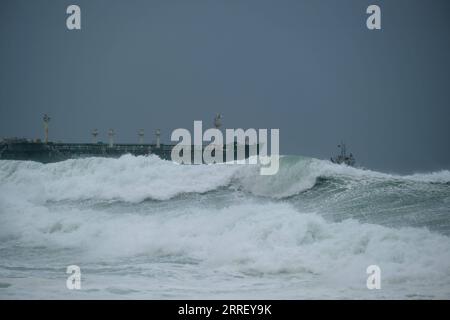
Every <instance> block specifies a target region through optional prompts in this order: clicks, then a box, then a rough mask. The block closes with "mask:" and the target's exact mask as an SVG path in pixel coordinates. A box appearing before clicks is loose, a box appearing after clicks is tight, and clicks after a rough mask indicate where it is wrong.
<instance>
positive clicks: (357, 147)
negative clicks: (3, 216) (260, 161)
mask: <svg viewBox="0 0 450 320" xmlns="http://www.w3.org/2000/svg"><path fill="white" fill-rule="evenodd" d="M70 4H78V5H79V6H80V7H81V14H82V30H80V31H69V30H67V28H66V18H67V14H66V8H67V6H68V5H70ZM370 4H378V5H379V6H380V7H381V10H382V30H380V31H369V30H368V29H367V28H366V18H367V16H368V15H367V14H366V13H365V12H366V8H367V6H368V5H370ZM449 13H450V1H446V0H442V1H440V0H432V1H425V0H420V1H414V0H409V1H406V0H405V1H402V0H395V1H365V0H342V1H335V0H307V1H305V0H303V1H302V0H270V1H269V0H227V1H225V0H179V1H175V0H148V1H143V0H141V1H138V0H131V1H111V0H109V1H105V0H102V1H100V0H90V1H81V0H71V1H65V0H64V1H51V0H37V1H24V0H19V1H17V0H14V1H13V0H6V1H5V0H2V1H1V2H0V43H1V50H0V137H11V136H18V137H27V138H36V137H41V138H42V136H43V125H42V120H41V119H42V115H43V114H44V113H49V115H50V116H51V117H52V121H51V124H50V139H52V140H62V141H66V142H86V141H90V139H91V137H90V131H91V129H93V128H98V129H99V130H100V132H101V139H103V140H104V141H105V140H106V138H107V137H106V132H107V130H108V129H109V128H114V129H115V130H116V132H117V135H116V141H118V142H137V140H138V136H137V130H138V129H139V128H144V129H145V130H146V137H145V138H146V140H147V141H149V140H151V139H153V136H152V133H153V131H154V130H155V129H156V128H161V130H162V133H163V137H164V140H165V141H166V142H168V141H169V135H170V133H171V131H172V130H173V129H175V128H188V129H191V128H192V124H193V120H203V121H205V122H207V123H208V124H209V123H212V119H213V117H214V114H215V113H217V112H221V113H223V115H224V119H223V123H224V126H225V127H228V128H240V127H241V128H279V129H280V148H281V152H282V153H283V154H300V155H306V156H313V157H318V158H329V156H330V155H332V154H334V153H336V152H337V148H336V145H337V143H338V142H339V141H340V140H341V139H344V140H345V141H346V142H347V144H348V148H349V149H350V150H351V151H352V152H353V153H354V154H355V156H356V158H357V160H358V163H359V164H360V165H362V166H365V167H367V168H372V169H378V170H383V171H389V172H414V171H430V170H438V169H445V168H447V169H448V168H450V147H449V146H450V144H449V137H450V127H449V120H450V111H449V108H450V33H449V31H450V19H449Z"/></svg>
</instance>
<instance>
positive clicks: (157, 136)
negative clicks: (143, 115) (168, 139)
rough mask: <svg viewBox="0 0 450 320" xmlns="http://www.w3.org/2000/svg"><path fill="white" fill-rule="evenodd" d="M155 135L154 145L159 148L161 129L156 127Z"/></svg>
mask: <svg viewBox="0 0 450 320" xmlns="http://www.w3.org/2000/svg"><path fill="white" fill-rule="evenodd" d="M155 135H156V147H157V148H160V147H161V130H159V129H156V131H155Z"/></svg>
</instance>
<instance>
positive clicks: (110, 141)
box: [108, 129, 115, 147]
mask: <svg viewBox="0 0 450 320" xmlns="http://www.w3.org/2000/svg"><path fill="white" fill-rule="evenodd" d="M114 135H115V133H114V129H109V131H108V136H109V146H110V147H112V146H113V145H114Z"/></svg>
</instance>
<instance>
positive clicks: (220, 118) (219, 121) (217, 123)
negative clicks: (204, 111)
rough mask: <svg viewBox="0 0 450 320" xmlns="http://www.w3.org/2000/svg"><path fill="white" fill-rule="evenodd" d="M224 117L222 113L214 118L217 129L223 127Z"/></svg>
mask: <svg viewBox="0 0 450 320" xmlns="http://www.w3.org/2000/svg"><path fill="white" fill-rule="evenodd" d="M221 120H222V115H221V114H220V113H218V114H216V116H215V117H214V127H215V128H216V129H220V127H221V126H222V121H221Z"/></svg>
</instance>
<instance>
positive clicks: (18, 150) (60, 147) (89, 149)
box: [0, 142, 259, 163]
mask: <svg viewBox="0 0 450 320" xmlns="http://www.w3.org/2000/svg"><path fill="white" fill-rule="evenodd" d="M173 147H174V145H168V144H161V145H160V146H159V147H157V146H156V145H155V144H115V145H113V146H109V145H107V144H100V143H99V144H94V143H51V142H49V143H35V142H12V143H0V160H30V161H37V162H42V163H50V162H58V161H64V160H68V159H77V158H87V157H108V158H118V157H120V156H122V155H124V154H131V155H134V156H142V155H150V154H153V155H156V156H158V157H160V158H161V159H164V160H171V153H172V149H173ZM252 147H256V151H254V150H251V148H252ZM192 150H193V148H192ZM250 151H252V152H256V154H257V153H258V151H259V146H258V145H255V146H248V145H245V158H248V157H249V155H250ZM237 154H238V153H237V145H236V144H235V145H234V159H235V160H238V158H237ZM192 155H193V151H192ZM192 159H193V158H192ZM225 159H226V151H224V160H225ZM240 160H241V159H240Z"/></svg>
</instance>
